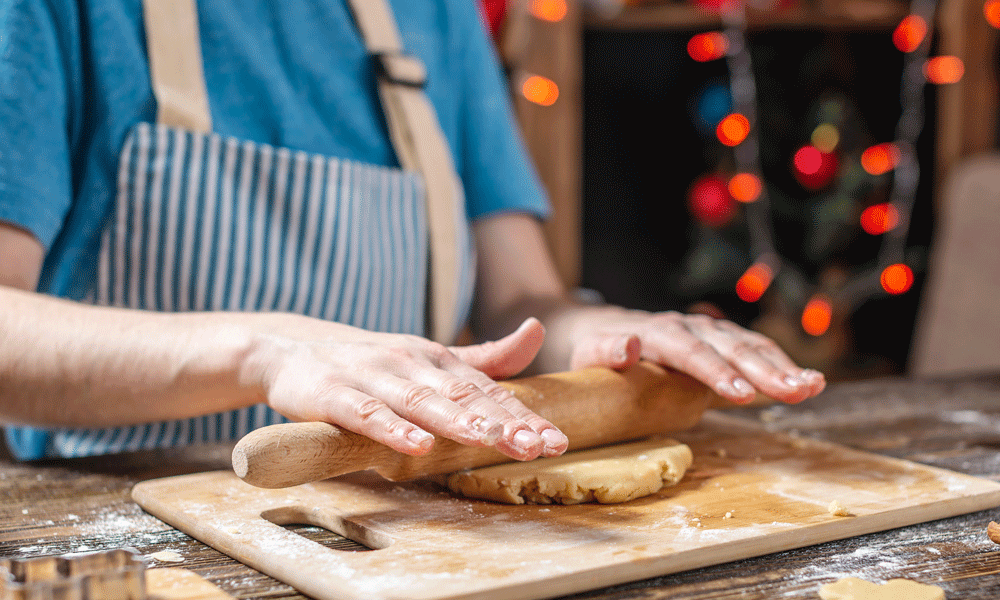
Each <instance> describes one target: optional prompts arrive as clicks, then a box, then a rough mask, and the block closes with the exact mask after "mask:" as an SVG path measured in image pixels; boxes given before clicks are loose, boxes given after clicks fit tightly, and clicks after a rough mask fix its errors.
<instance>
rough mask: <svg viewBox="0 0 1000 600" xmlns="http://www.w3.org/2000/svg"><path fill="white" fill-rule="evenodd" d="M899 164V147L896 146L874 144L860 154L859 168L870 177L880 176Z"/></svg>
mask: <svg viewBox="0 0 1000 600" xmlns="http://www.w3.org/2000/svg"><path fill="white" fill-rule="evenodd" d="M897 164H899V147H898V146H896V144H876V145H874V146H872V147H870V148H866V149H865V151H864V152H862V153H861V168H862V169H864V170H865V171H867V172H868V173H870V174H871V175H882V174H883V173H888V172H889V171H891V170H893V169H895V168H896V165H897Z"/></svg>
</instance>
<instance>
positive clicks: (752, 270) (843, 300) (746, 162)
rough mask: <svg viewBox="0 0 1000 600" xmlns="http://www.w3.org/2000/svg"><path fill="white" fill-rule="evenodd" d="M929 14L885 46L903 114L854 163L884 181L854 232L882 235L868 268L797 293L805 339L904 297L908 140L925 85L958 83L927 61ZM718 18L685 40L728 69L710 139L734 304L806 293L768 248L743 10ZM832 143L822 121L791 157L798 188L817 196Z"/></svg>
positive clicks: (995, 19) (988, 10)
mask: <svg viewBox="0 0 1000 600" xmlns="http://www.w3.org/2000/svg"><path fill="white" fill-rule="evenodd" d="M936 8H937V1H936V0H914V1H913V3H912V5H911V7H910V14H909V15H907V16H906V17H905V18H904V19H902V21H901V22H900V23H899V24H898V25H897V26H896V27H895V29H894V30H893V34H892V39H893V43H894V45H895V46H896V48H898V49H899V50H900V51H901V52H903V53H904V61H903V77H902V83H901V92H900V101H901V107H902V113H901V115H900V118H899V121H898V123H897V127H896V131H895V139H894V140H892V141H889V142H883V143H879V144H876V145H874V146H871V147H869V148H867V149H866V150H864V152H863V153H862V154H861V156H860V162H861V167H862V168H863V169H864V170H865V171H866V172H868V173H869V174H871V175H875V176H877V175H883V174H886V173H890V172H891V174H892V186H891V189H890V192H889V197H888V201H887V202H884V203H879V204H875V205H872V206H869V207H867V208H866V209H865V210H864V211H863V212H862V213H861V216H860V226H861V228H862V229H863V230H864V231H865V232H866V233H868V234H870V235H880V236H882V240H881V245H880V249H879V252H878V256H877V258H876V260H875V262H874V265H875V266H874V267H870V268H866V269H863V270H861V271H860V272H857V273H852V274H850V275H849V276H848V277H847V278H846V279H844V281H843V282H842V283H840V284H839V285H838V286H837V288H836V289H821V290H819V289H816V288H818V286H811V287H812V288H813V289H816V291H813V292H812V293H811V294H810V293H809V292H805V293H804V294H802V299H803V300H804V299H805V298H806V296H808V300H807V301H805V303H804V306H803V308H802V313H801V324H802V328H803V329H804V330H805V332H806V333H808V334H810V335H814V336H820V335H823V334H824V333H825V332H826V331H827V330H828V328H829V327H830V324H831V320H832V317H833V314H834V311H835V310H844V311H850V310H852V309H853V308H854V307H856V306H857V305H858V304H860V303H861V302H863V301H864V300H866V299H868V298H871V297H874V296H877V295H884V294H890V295H899V294H903V293H905V292H907V291H908V290H909V289H910V288H911V287H912V285H913V282H914V276H913V268H912V266H911V264H908V262H910V263H912V262H913V259H912V258H909V257H907V256H906V238H907V234H908V232H909V227H910V217H911V214H912V210H913V205H914V200H915V197H916V190H917V185H918V183H919V179H920V167H919V163H918V161H917V156H916V142H917V138H918V136H919V135H920V132H921V130H922V129H923V126H924V121H925V119H924V88H925V86H926V85H927V84H928V83H931V84H948V83H954V82H957V81H959V80H960V79H961V77H962V75H963V72H964V66H963V64H962V61H961V60H960V59H959V58H957V57H954V56H934V57H931V56H930V48H931V40H930V35H929V31H930V24H932V23H933V19H934V14H935V11H936ZM717 10H718V11H719V12H720V16H721V17H722V21H723V24H724V31H721V32H720V31H709V32H704V33H699V34H696V35H694V36H693V37H692V38H691V39H690V40H689V42H688V54H689V55H690V56H691V58H693V59H694V60H696V61H699V62H708V61H712V60H717V59H720V58H723V57H725V60H726V63H727V67H728V69H729V93H730V95H731V98H732V112H730V113H729V114H727V115H725V116H724V117H723V118H722V119H721V120H720V121H719V122H718V125H717V126H716V129H715V134H716V137H717V138H718V140H719V141H720V142H721V143H722V144H724V145H726V146H729V147H732V149H733V156H734V159H735V160H734V162H735V172H734V173H733V174H732V175H731V177H730V179H729V181H728V185H727V186H726V187H727V190H726V192H727V193H728V195H729V197H730V198H732V199H733V200H736V201H738V202H740V203H742V204H744V205H745V207H746V210H745V214H746V224H747V229H748V234H749V238H750V256H751V258H752V264H751V265H750V267H749V268H747V270H746V271H745V272H744V273H743V274H742V275H741V276H740V278H739V279H738V280H737V282H736V285H735V292H736V294H737V296H738V297H739V298H740V299H741V300H743V301H745V302H749V303H753V302H757V301H759V300H760V299H761V298H762V297H763V296H764V294H765V293H766V292H767V291H768V290H769V289H770V288H772V287H773V285H772V284H774V283H775V282H776V281H779V282H782V283H783V284H784V285H783V286H782V288H783V289H786V290H787V289H793V290H803V291H804V290H807V289H808V288H809V287H810V286H809V285H808V284H807V283H806V279H805V277H804V276H803V274H802V273H801V272H800V271H799V270H798V269H797V268H796V267H795V265H794V264H792V263H790V262H789V261H786V260H783V259H782V257H781V256H780V255H779V253H778V252H777V251H776V249H775V245H774V233H773V231H772V228H771V211H770V206H769V201H768V196H767V191H766V186H765V185H764V184H763V181H762V178H761V174H760V173H761V170H760V165H759V160H758V148H759V143H758V140H757V136H756V130H757V127H756V105H757V97H756V96H757V95H756V87H755V83H754V77H753V70H752V63H751V59H750V52H749V50H748V48H747V38H746V30H747V23H746V6H745V4H744V3H743V2H739V1H736V2H727V3H725V4H722V5H720V6H718V8H717ZM984 15H985V16H986V18H987V20H988V21H989V22H990V24H991V25H993V26H995V27H1000V0H988V1H987V2H986V4H985V5H984ZM837 139H838V132H837V129H836V127H835V126H834V125H833V124H831V123H822V124H820V125H819V126H817V127H816V129H815V130H814V131H813V135H812V136H811V140H810V143H808V144H805V145H803V146H802V147H801V148H799V149H798V150H797V151H796V152H795V155H794V156H793V157H792V164H793V168H794V173H793V174H794V175H795V176H796V179H797V180H798V181H799V182H800V183H801V184H802V185H803V187H805V188H807V189H817V188H819V187H821V185H822V184H823V183H824V182H826V181H829V179H830V178H832V176H833V175H834V173H835V172H836V170H837V164H836V157H835V156H834V155H833V149H834V148H835V147H836V145H837ZM691 193H692V194H695V195H696V196H695V197H694V198H689V204H692V203H693V204H697V203H698V202H702V204H704V198H706V197H707V195H706V193H705V190H704V189H700V188H698V186H697V184H696V185H695V186H693V187H692V192H691ZM702 208H703V209H704V206H703V207H702ZM703 213H704V211H703ZM702 220H704V219H702ZM709 220H710V219H709ZM708 224H711V223H708ZM908 258H909V261H908Z"/></svg>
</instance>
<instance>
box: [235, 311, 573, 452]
mask: <svg viewBox="0 0 1000 600" xmlns="http://www.w3.org/2000/svg"><path fill="white" fill-rule="evenodd" d="M299 325H301V324H299ZM310 325H311V326H312V327H315V328H320V332H322V333H321V334H320V335H317V333H318V332H311V333H308V334H306V335H296V337H295V338H294V339H293V338H289V337H286V336H281V335H275V334H272V335H267V336H265V337H264V338H263V339H262V340H261V342H260V343H259V344H258V345H257V349H256V350H255V351H254V352H252V353H251V356H249V357H248V359H247V363H246V364H247V368H246V369H245V371H244V375H243V377H244V379H250V380H252V381H253V382H254V383H255V384H256V385H259V386H260V387H261V388H262V389H263V390H264V395H265V396H266V400H267V402H268V404H269V405H270V406H271V407H272V408H274V409H275V410H276V411H278V412H279V413H281V414H282V415H284V416H286V417H288V418H290V419H293V420H298V421H325V422H328V423H333V424H335V425H339V426H341V427H344V428H346V429H349V430H351V431H353V432H355V433H359V434H362V435H365V436H368V437H370V438H372V439H374V440H376V441H378V442H381V443H383V444H385V445H387V446H389V447H391V448H393V449H395V450H397V451H399V452H403V453H406V454H410V455H421V454H425V453H426V452H428V451H429V450H430V449H431V447H432V445H433V443H434V435H443V436H445V437H447V438H449V439H452V440H455V441H457V442H459V443H463V444H468V445H472V446H487V447H495V448H496V449H497V450H499V451H500V452H502V453H504V454H506V455H507V456H510V457H511V458H514V459H518V460H530V459H533V458H536V457H538V456H540V455H544V456H557V455H559V454H562V453H563V452H565V450H566V448H567V446H568V444H569V442H568V440H567V439H566V436H565V435H563V434H562V433H561V432H560V431H559V430H558V429H557V428H556V427H555V426H554V425H553V424H552V423H550V422H548V421H546V420H545V419H542V418H541V417H539V416H538V415H536V414H534V413H533V412H531V411H530V410H528V409H527V408H526V407H525V406H524V405H523V404H522V403H521V402H520V401H519V400H517V399H516V398H515V397H514V396H513V395H512V394H511V393H510V392H508V391H507V390H505V389H503V388H502V387H501V386H499V385H497V383H496V382H495V381H494V380H493V378H502V377H509V376H512V375H515V374H517V373H518V372H520V371H521V370H523V369H524V368H525V367H526V366H527V365H528V364H529V363H530V362H531V361H532V359H533V358H534V356H535V354H536V353H537V352H538V349H539V348H540V347H541V344H542V341H543V339H544V337H545V331H544V328H543V327H542V325H541V323H540V322H539V321H538V320H537V319H528V320H527V321H525V322H524V323H523V324H522V325H521V327H520V328H518V330H517V331H515V332H514V333H512V334H510V335H508V336H506V337H504V338H502V339H500V340H498V341H496V342H488V343H485V344H480V345H476V346H467V347H453V348H447V347H445V346H442V345H440V344H437V343H434V342H431V341H429V340H426V339H424V338H420V337H417V336H410V335H399V334H386V333H372V332H368V331H364V330H361V329H356V328H353V327H348V326H346V325H340V324H336V323H316V322H312V323H310ZM272 331H275V330H274V329H272ZM302 333H305V332H302Z"/></svg>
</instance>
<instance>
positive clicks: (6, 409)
mask: <svg viewBox="0 0 1000 600" xmlns="http://www.w3.org/2000/svg"><path fill="white" fill-rule="evenodd" d="M241 318H242V317H241V315H240V314H238V313H234V314H211V313H188V314H162V313H152V312H145V311H136V310H126V309H114V308H101V307H92V306H87V305H82V304H79V303H75V302H70V301H67V300H61V299H56V298H52V297H49V296H44V295H41V294H35V293H31V292H23V291H19V290H14V289H11V288H6V287H0V421H2V422H7V423H24V424H33V425H48V426H88V427H102V426H115V425H123V424H129V423H141V422H149V421H156V420H166V419H178V418H185V417H192V416H197V415H203V414H209V413H213V412H219V411H224V410H231V409H234V408H238V407H241V406H248V405H250V404H253V403H256V402H260V401H262V400H263V392H262V389H261V387H260V386H259V385H258V384H257V383H256V382H254V381H250V380H247V378H246V377H245V373H243V372H242V367H243V365H244V364H245V361H244V359H245V357H246V356H247V355H248V353H250V352H251V350H252V349H253V347H254V343H255V341H254V338H253V337H252V336H251V335H250V333H249V329H248V328H246V327H244V326H243V324H242V323H241V322H240V320H241Z"/></svg>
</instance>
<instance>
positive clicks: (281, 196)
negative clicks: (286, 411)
mask: <svg viewBox="0 0 1000 600" xmlns="http://www.w3.org/2000/svg"><path fill="white" fill-rule="evenodd" d="M461 233H462V234H461V235H460V236H459V237H460V239H461V240H462V248H461V251H460V256H462V257H463V258H464V260H463V268H462V269H460V279H461V281H460V284H461V285H460V289H461V290H462V294H463V296H462V304H461V306H462V307H464V310H463V314H461V315H459V319H460V321H463V322H464V320H465V318H466V317H467V314H468V307H469V305H470V303H471V299H472V288H473V278H474V266H473V259H472V245H471V236H470V232H469V229H468V227H466V228H465V230H464V231H463V232H461ZM427 247H428V240H427V216H426V206H425V202H424V197H423V184H422V180H421V178H420V176H419V175H417V174H415V173H411V172H406V171H402V170H399V169H394V168H388V167H382V166H374V165H368V164H361V163H357V162H352V161H348V160H342V159H337V158H333V157H329V156H322V155H317V154H307V153H305V152H301V151H293V150H288V149H286V148H274V147H271V146H268V145H265V144H257V143H254V142H248V141H240V140H237V139H232V138H229V139H225V138H223V137H221V136H219V135H217V134H207V135H206V134H201V133H194V132H191V131H187V130H184V129H179V128H174V127H167V126H164V125H152V124H149V123H140V124H138V125H137V126H135V127H134V128H133V130H132V131H131V132H130V134H129V135H128V137H127V139H126V141H125V144H124V148H123V151H122V153H121V158H120V165H119V172H118V190H117V200H116V203H115V209H114V213H113V215H112V217H111V218H110V219H109V222H108V224H107V227H106V229H105V230H104V232H103V237H102V241H101V247H100V253H99V264H98V269H97V274H96V280H95V281H94V282H93V287H92V291H91V292H90V293H89V294H88V298H89V299H90V300H91V301H92V302H93V303H94V304H98V305H104V306H115V307H125V308H134V309H145V310H156V311H287V312H294V313H299V314H303V315H308V316H311V317H316V318H320V319H326V320H332V321H337V322H340V323H347V324H350V325H354V326H357V327H361V328H364V329H369V330H375V331H385V332H394V333H409V334H417V335H423V334H424V330H425V304H426V302H425V298H426V288H427V264H428V262H427V261H428V254H427V253H428V250H427ZM282 421H284V417H282V416H281V415H279V414H277V413H275V412H274V411H273V410H271V409H270V408H268V407H267V406H266V405H257V406H252V407H248V408H243V409H240V410H236V411H232V412H227V413H220V414H212V415H206V416H203V417H197V418H192V419H185V420H179V421H169V422H160V423H149V424H144V425H137V426H133V427H123V428H114V429H61V430H53V431H50V432H49V438H48V444H47V445H48V447H47V451H46V454H48V455H50V456H51V455H56V456H68V457H69V456H86V455H92V454H102V453H111V452H121V451H131V450H141V449H153V448H166V447H173V446H179V445H186V444H193V443H202V442H221V441H231V440H236V439H239V438H240V437H242V436H243V435H245V434H246V433H248V432H249V431H250V430H252V429H255V428H258V427H262V426H264V425H269V424H273V423H278V422H282Z"/></svg>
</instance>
